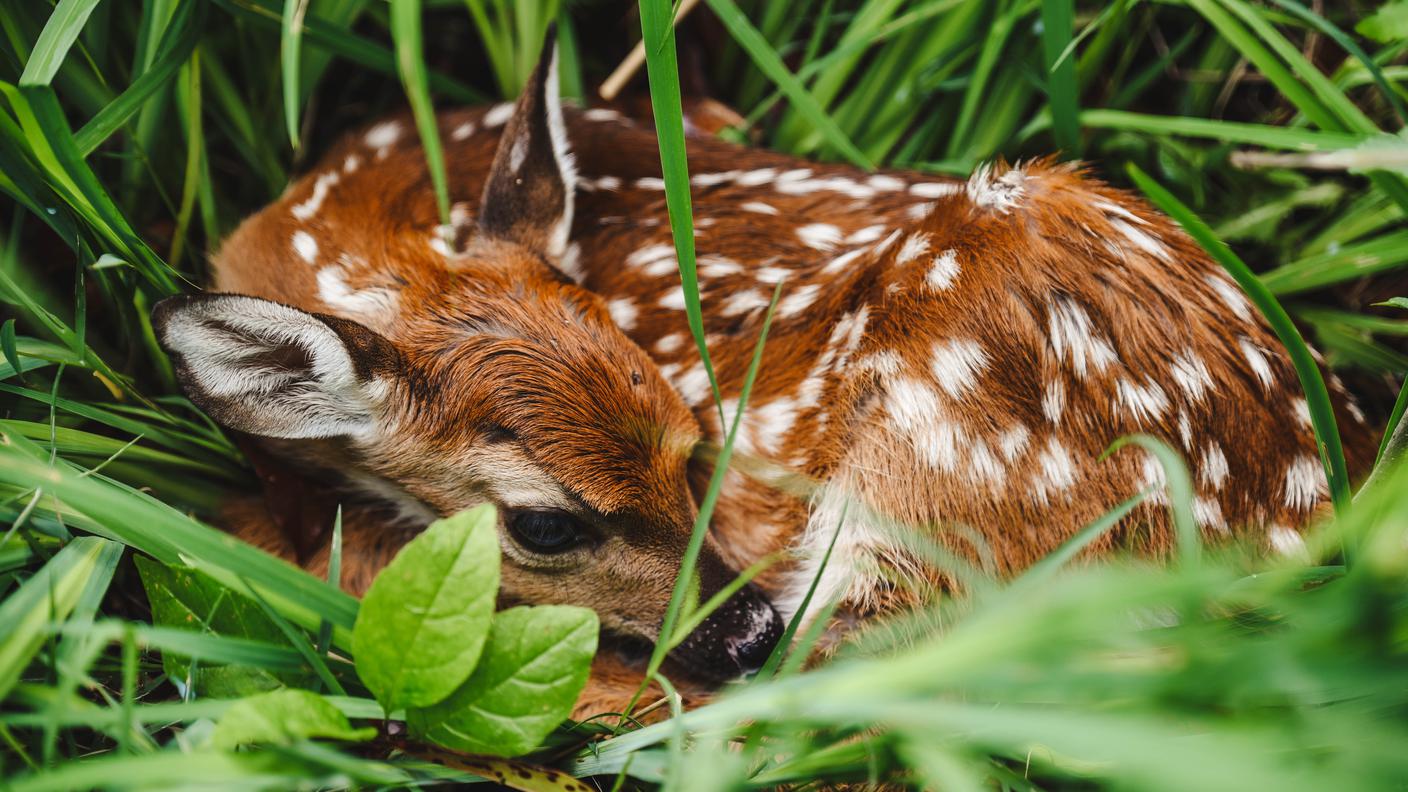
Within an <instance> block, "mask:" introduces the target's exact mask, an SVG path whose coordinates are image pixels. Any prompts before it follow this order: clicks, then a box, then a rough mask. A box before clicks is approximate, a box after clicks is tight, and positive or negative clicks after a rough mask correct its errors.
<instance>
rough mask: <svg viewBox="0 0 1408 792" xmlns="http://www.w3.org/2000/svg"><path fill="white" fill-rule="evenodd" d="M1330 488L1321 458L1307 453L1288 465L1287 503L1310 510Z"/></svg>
mask: <svg viewBox="0 0 1408 792" xmlns="http://www.w3.org/2000/svg"><path fill="white" fill-rule="evenodd" d="M1328 490H1329V485H1328V484H1327V483H1326V481H1325V469H1324V467H1322V466H1321V464H1320V460H1319V459H1317V458H1316V457H1314V456H1311V455H1309V454H1306V455H1304V456H1302V457H1300V458H1298V459H1296V460H1295V461H1294V462H1292V463H1291V464H1290V465H1288V466H1287V467H1286V505H1287V506H1289V507H1290V508H1292V509H1298V510H1301V511H1305V510H1309V509H1310V508H1311V507H1313V506H1314V505H1315V503H1316V501H1318V500H1319V499H1320V497H1321V495H1322V494H1323V493H1325V492H1327V491H1328Z"/></svg>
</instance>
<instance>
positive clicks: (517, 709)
mask: <svg viewBox="0 0 1408 792" xmlns="http://www.w3.org/2000/svg"><path fill="white" fill-rule="evenodd" d="M596 641H597V618H596V614H595V613H593V612H592V611H590V610H587V609H585V608H576V607H571V606H566V605H545V606H541V607H536V608H510V609H508V610H506V611H502V612H500V613H498V614H497V615H495V616H494V624H493V627H492V628H491V629H490V631H489V642H488V644H487V645H486V646H485V648H484V656H483V657H481V658H480V661H479V665H478V667H476V668H475V669H474V673H473V674H471V675H470V677H469V680H468V681H467V682H465V683H464V685H463V686H461V687H460V688H459V689H458V690H456V691H455V692H454V693H453V694H451V695H450V697H449V698H447V699H445V700H444V701H442V702H440V703H439V704H436V705H434V706H432V707H427V708H425V709H412V710H410V711H409V712H408V713H407V718H408V723H409V724H410V727H411V729H412V731H413V732H414V733H416V734H420V735H423V736H425V737H426V738H427V739H429V740H431V741H433V742H435V743H438V744H439V745H443V746H445V747H446V748H451V749H453V750H456V751H466V752H469V753H477V754H491V755H495V756H517V755H520V754H524V753H527V752H529V751H531V750H533V749H534V748H536V747H538V745H539V744H541V743H542V741H543V739H544V738H546V737H547V736H548V734H549V733H550V732H552V730H553V729H554V728H555V727H556V726H557V725H558V724H559V723H561V722H562V721H564V720H566V719H567V716H568V715H570V714H571V713H572V705H573V704H575V703H576V702H577V696H578V695H579V694H580V693H581V692H582V688H583V686H585V685H586V683H587V674H588V673H589V672H590V671H591V661H592V655H594V654H596Z"/></svg>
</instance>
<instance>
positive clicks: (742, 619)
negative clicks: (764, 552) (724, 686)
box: [670, 583, 782, 682]
mask: <svg viewBox="0 0 1408 792" xmlns="http://www.w3.org/2000/svg"><path fill="white" fill-rule="evenodd" d="M781 638H782V617H780V616H778V614H777V611H776V610H774V609H773V607H772V604H771V603H770V602H768V599H767V597H765V596H763V593H762V591H760V590H759V589H758V588H757V587H756V586H754V585H752V584H751V583H750V584H749V585H746V586H744V587H743V588H741V589H739V590H738V592H737V593H736V594H734V595H733V596H732V597H730V598H729V599H728V600H727V601H726V602H724V604H723V605H722V606H720V607H719V609H718V610H716V611H714V612H713V613H711V614H709V617H708V618H707V619H705V620H704V621H703V623H701V624H700V625H699V627H698V628H696V629H695V630H694V632H692V633H690V634H689V637H688V638H686V639H685V640H684V642H683V643H681V644H680V645H679V646H677V647H676V648H675V650H674V651H673V652H671V653H670V658H671V659H673V660H675V661H676V662H678V663H680V664H681V665H683V666H685V668H687V669H688V670H689V671H691V672H693V673H694V674H697V675H699V676H700V677H703V678H704V679H705V680H708V681H711V682H726V681H728V680H730V679H734V678H736V677H738V676H740V675H743V674H751V673H753V672H754V671H757V670H758V669H760V668H762V667H763V664H764V663H765V662H767V659H768V656H769V655H770V654H772V651H773V649H774V648H776V647H777V642H778V641H779V640H780V639H781Z"/></svg>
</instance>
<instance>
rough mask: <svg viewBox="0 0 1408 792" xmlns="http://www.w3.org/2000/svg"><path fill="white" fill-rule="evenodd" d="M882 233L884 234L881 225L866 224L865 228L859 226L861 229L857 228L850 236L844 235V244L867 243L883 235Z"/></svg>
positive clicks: (883, 227) (883, 228)
mask: <svg viewBox="0 0 1408 792" xmlns="http://www.w3.org/2000/svg"><path fill="white" fill-rule="evenodd" d="M884 235H885V226H883V225H869V226H866V227H865V228H861V229H858V230H856V231H853V232H852V233H851V235H850V236H848V237H846V244H847V245H864V244H867V243H870V242H874V241H876V240H878V239H880V237H883V236H884Z"/></svg>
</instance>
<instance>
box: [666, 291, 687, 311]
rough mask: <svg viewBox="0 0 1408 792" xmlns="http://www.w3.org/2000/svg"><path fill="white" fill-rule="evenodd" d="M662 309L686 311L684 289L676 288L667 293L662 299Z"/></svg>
mask: <svg viewBox="0 0 1408 792" xmlns="http://www.w3.org/2000/svg"><path fill="white" fill-rule="evenodd" d="M660 307H661V308H671V309H673V310H676V311H683V310H684V288H683V287H680V286H676V287H674V288H673V289H670V290H669V291H667V292H665V296H664V297H661V298H660Z"/></svg>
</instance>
